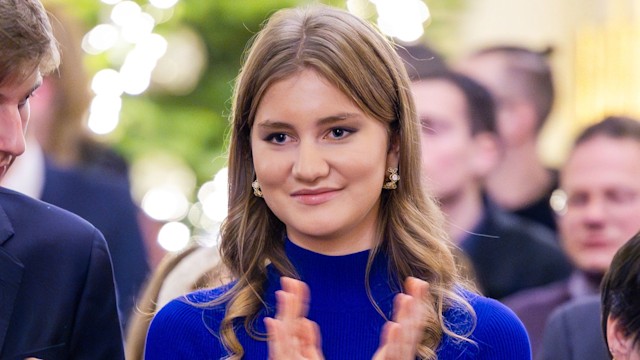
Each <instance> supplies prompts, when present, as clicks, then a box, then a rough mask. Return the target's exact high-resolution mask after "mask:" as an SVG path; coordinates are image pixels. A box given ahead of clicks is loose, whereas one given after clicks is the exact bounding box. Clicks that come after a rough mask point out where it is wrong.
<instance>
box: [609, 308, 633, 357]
mask: <svg viewBox="0 0 640 360" xmlns="http://www.w3.org/2000/svg"><path fill="white" fill-rule="evenodd" d="M625 333H626V331H625V330H624V329H623V328H622V325H620V322H619V321H618V319H615V318H612V317H611V315H609V317H608V318H607V343H608V344H609V351H610V352H611V355H612V356H613V357H614V358H617V359H626V358H628V357H629V355H630V354H631V353H632V351H633V350H634V349H633V339H632V338H631V337H629V336H626V334H625Z"/></svg>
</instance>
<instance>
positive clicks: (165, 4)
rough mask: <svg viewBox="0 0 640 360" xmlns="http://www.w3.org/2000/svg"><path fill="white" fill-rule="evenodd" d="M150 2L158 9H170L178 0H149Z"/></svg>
mask: <svg viewBox="0 0 640 360" xmlns="http://www.w3.org/2000/svg"><path fill="white" fill-rule="evenodd" d="M149 3H150V4H151V5H153V6H155V7H157V8H158V9H169V8H172V7H174V6H175V5H176V4H177V3H178V0H149Z"/></svg>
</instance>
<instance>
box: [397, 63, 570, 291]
mask: <svg viewBox="0 0 640 360" xmlns="http://www.w3.org/2000/svg"><path fill="white" fill-rule="evenodd" d="M414 58H415V57H412V58H409V59H405V61H407V62H408V63H409V64H410V66H409V67H411V66H413V68H415V69H418V68H419V67H420V66H421V63H419V62H416V61H413V60H412V59H414ZM419 72H420V71H418V73H419ZM423 73H426V72H423ZM411 90H412V93H413V97H414V99H415V103H416V111H417V114H418V117H419V119H420V122H421V125H422V132H421V140H422V168H423V174H424V175H423V176H424V178H425V180H426V183H427V188H428V189H429V190H430V191H431V192H432V193H433V194H434V195H435V196H436V198H437V199H438V201H439V202H440V206H441V208H442V210H443V211H444V213H445V215H446V218H447V227H446V229H447V232H448V233H449V235H450V237H451V239H452V240H453V242H454V243H456V244H457V245H458V246H459V247H460V248H461V249H462V251H463V253H464V254H466V255H467V257H468V258H469V260H470V261H471V265H472V267H473V270H474V273H475V276H476V281H477V283H478V285H479V287H480V289H481V290H482V292H483V294H484V295H486V296H488V297H492V298H496V299H501V298H503V297H505V296H508V295H511V294H513V293H515V292H516V291H519V290H523V289H526V288H531V287H536V286H541V285H545V284H548V283H551V282H554V281H558V280H561V279H564V278H566V277H568V276H569V274H570V272H571V266H570V264H569V262H568V261H567V259H566V257H565V256H564V254H563V252H562V250H561V249H560V248H559V247H558V245H557V243H556V241H555V238H554V237H555V234H554V233H553V232H552V231H550V230H549V229H547V228H546V227H544V226H542V225H540V224H538V223H536V222H534V221H531V220H527V219H524V218H520V217H518V216H516V215H512V214H509V213H507V212H505V211H503V210H501V209H499V208H497V207H496V206H495V205H493V204H491V203H490V202H489V201H485V199H484V198H483V192H482V182H483V180H484V179H485V178H486V177H487V176H488V174H489V173H490V172H491V171H493V170H494V169H495V167H496V165H497V164H498V161H499V157H500V153H501V149H502V148H501V146H500V141H499V139H498V136H497V133H496V124H495V111H494V103H493V99H492V97H491V94H490V93H489V92H488V91H487V90H486V89H485V88H484V87H483V86H481V85H480V84H478V83H477V82H476V81H474V80H472V79H471V78H469V77H467V76H464V75H462V74H458V73H455V72H441V73H432V74H427V75H426V76H421V77H414V78H412V82H411Z"/></svg>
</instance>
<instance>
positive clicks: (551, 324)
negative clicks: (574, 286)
mask: <svg viewBox="0 0 640 360" xmlns="http://www.w3.org/2000/svg"><path fill="white" fill-rule="evenodd" d="M555 359H562V360H609V359H610V358H609V353H608V351H607V346H606V344H605V342H604V335H603V334H602V327H601V325H600V295H595V296H589V297H587V298H585V299H578V300H574V301H571V302H569V303H567V304H565V305H562V306H560V307H559V308H558V309H556V310H555V311H554V312H553V313H552V314H551V316H550V317H549V321H548V322H547V326H546V328H545V330H544V335H543V337H542V347H541V350H540V356H539V357H538V360H555Z"/></svg>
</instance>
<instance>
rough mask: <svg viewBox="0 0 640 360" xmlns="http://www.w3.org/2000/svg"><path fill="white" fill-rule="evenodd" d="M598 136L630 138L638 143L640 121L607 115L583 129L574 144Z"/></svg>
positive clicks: (639, 139)
mask: <svg viewBox="0 0 640 360" xmlns="http://www.w3.org/2000/svg"><path fill="white" fill-rule="evenodd" d="M598 136H605V137H609V138H613V139H632V140H635V141H637V142H639V143H640V121H639V120H636V119H633V118H630V117H625V116H608V117H606V118H605V119H604V120H602V121H600V122H598V123H596V124H594V125H591V126H589V127H587V128H586V129H584V130H583V131H582V132H581V133H580V135H578V137H577V138H576V141H575V145H574V146H577V145H580V144H582V143H584V142H586V141H588V140H590V139H592V138H595V137H598Z"/></svg>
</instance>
